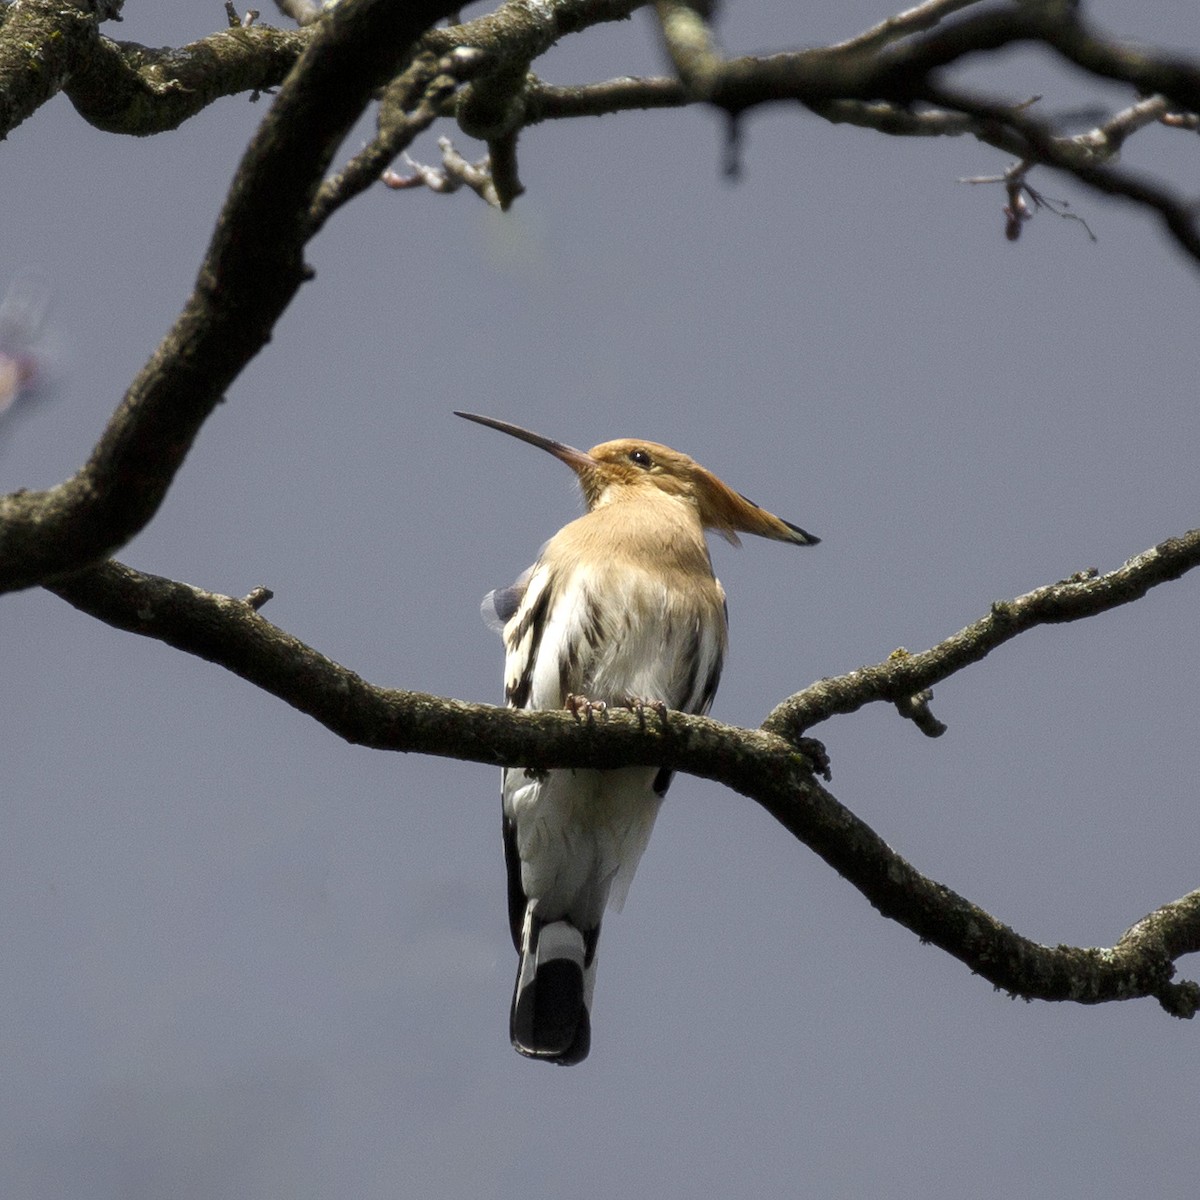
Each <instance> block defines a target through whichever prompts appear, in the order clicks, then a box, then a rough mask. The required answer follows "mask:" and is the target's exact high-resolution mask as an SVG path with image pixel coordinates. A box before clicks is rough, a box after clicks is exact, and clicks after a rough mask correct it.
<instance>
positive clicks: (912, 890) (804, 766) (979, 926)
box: [46, 531, 1200, 1017]
mask: <svg viewBox="0 0 1200 1200" xmlns="http://www.w3.org/2000/svg"><path fill="white" fill-rule="evenodd" d="M1198 562H1200V531H1198V532H1193V533H1191V534H1188V535H1186V536H1185V537H1184V538H1177V539H1172V540H1170V541H1168V542H1164V543H1162V544H1161V545H1159V546H1157V547H1155V548H1154V549H1152V550H1148V551H1147V552H1146V553H1145V554H1141V555H1138V556H1137V557H1136V558H1134V559H1131V560H1130V561H1129V562H1128V563H1126V564H1125V566H1124V567H1122V568H1120V569H1119V570H1117V571H1114V572H1111V573H1110V574H1108V575H1104V576H1095V575H1094V574H1092V573H1090V572H1085V573H1083V574H1081V575H1079V576H1075V577H1072V578H1071V579H1069V580H1065V581H1064V582H1062V583H1058V584H1052V585H1050V586H1049V587H1045V588H1039V589H1037V591H1034V592H1030V593H1029V594H1028V595H1026V596H1022V597H1018V598H1017V599H1016V600H1013V601H1011V602H1008V603H1004V604H997V605H995V606H993V611H992V613H991V614H990V615H989V616H988V617H986V618H984V620H983V621H982V622H977V623H976V625H975V626H970V627H968V629H967V630H964V631H963V632H962V633H960V634H957V635H955V636H954V637H952V638H949V639H947V641H946V642H943V643H942V644H941V645H940V646H938V647H935V648H934V649H933V650H931V651H928V652H926V654H923V655H906V654H900V655H894V656H893V658H892V659H891V660H889V662H888V663H883V664H880V665H879V666H877V667H871V668H864V669H863V670H862V671H856V672H853V673H851V674H850V675H847V676H842V677H841V678H840V679H837V680H826V681H824V682H823V683H822V684H817V685H814V688H810V689H808V690H807V691H806V692H802V693H800V694H799V696H797V697H793V698H792V699H791V700H790V701H787V702H785V705H782V706H780V709H777V710H776V712H775V713H773V714H772V716H771V717H770V718H769V719H768V721H767V723H766V724H765V725H764V727H763V728H762V729H757V730H753V729H740V728H737V727H734V726H729V725H723V724H720V723H719V722H716V721H712V720H709V719H708V718H705V717H692V716H686V715H684V714H682V713H676V712H672V713H670V714H668V715H667V716H666V718H665V719H663V720H661V721H659V720H653V721H648V720H646V719H645V717H644V714H643V715H642V716H641V717H640V718H639V716H638V715H635V714H633V713H623V712H620V711H617V710H610V711H609V712H608V714H606V716H605V717H604V718H603V719H597V720H587V721H581V720H579V719H577V718H575V717H573V716H571V715H570V714H569V713H567V712H566V711H559V712H550V711H518V710H512V709H506V708H495V707H492V706H490V705H483V704H465V703H462V702H460V701H457V700H448V699H442V698H439V697H437V696H431V695H427V694H424V693H420V692H404V691H395V690H391V689H385V688H378V687H374V686H373V685H371V684H369V683H367V682H366V681H365V680H363V679H362V678H361V677H360V676H358V675H356V674H355V673H354V672H352V671H349V670H347V669H346V668H345V667H343V666H340V665H339V664H337V663H335V662H333V661H332V660H330V659H328V658H325V657H324V656H323V655H321V654H319V653H317V652H316V651H315V650H313V649H311V648H310V647H308V646H306V645H305V644H304V643H302V642H300V641H299V640H297V639H296V638H294V637H292V636H291V635H289V634H287V633H285V632H284V631H283V630H281V629H279V628H277V627H276V626H274V625H273V624H271V623H270V622H269V621H267V620H266V619H265V618H264V617H263V616H262V615H261V613H260V612H259V611H258V609H259V608H260V607H261V605H262V603H264V602H265V599H266V598H267V596H268V593H267V592H266V589H261V588H256V589H255V590H254V591H252V592H251V593H250V595H249V596H248V597H247V598H246V599H243V600H239V599H234V598H232V597H229V596H220V595H214V594H212V593H209V592H203V591H201V590H199V589H198V588H193V587H191V586H189V585H187V584H184V583H178V582H175V581H173V580H169V579H162V578H159V577H156V576H153V575H143V574H141V573H139V572H137V571H134V570H132V569H131V568H129V567H125V566H122V565H121V564H120V563H116V562H108V563H104V564H101V565H99V566H97V567H93V568H91V569H89V570H87V571H83V572H80V573H79V574H77V575H74V576H72V577H69V578H64V579H60V580H58V581H56V582H54V583H50V584H47V585H46V586H47V588H48V589H49V590H50V591H52V592H54V593H55V594H56V595H58V596H60V597H61V598H62V599H64V600H66V601H67V602H68V603H69V604H71V605H73V606H74V607H75V608H77V609H79V610H81V611H82V612H85V613H87V614H89V615H91V616H93V617H96V618H97V619H99V620H101V621H104V622H106V623H107V624H109V625H113V626H115V627H117V628H119V629H125V630H128V631H130V632H132V633H137V634H140V635H142V636H144V637H151V638H155V639H157V640H159V641H162V642H165V643H167V644H168V645H171V646H174V647H175V648H177V649H179V650H182V651H185V652H186V653H189V654H194V655H197V656H199V657H201V658H204V659H206V660H207V661H209V662H213V663H217V664H218V665H220V666H223V667H225V668H226V669H228V670H230V671H232V672H234V673H235V674H236V675H238V676H240V677H241V678H243V679H245V680H247V681H249V682H250V683H253V684H254V685H256V686H257V687H260V688H262V689H263V690H264V691H266V692H269V693H270V694H272V695H274V696H277V697H278V698H279V699H281V700H283V701H285V702H286V703H288V704H290V705H291V706H292V707H294V708H296V709H298V710H299V711H301V712H304V713H307V714H308V715H309V716H311V717H313V718H314V719H315V720H317V721H319V722H320V723H321V724H322V725H324V726H325V727H326V728H327V729H329V730H331V731H332V732H333V733H335V734H337V735H338V736H339V737H342V738H344V739H345V740H346V741H348V742H351V743H354V744H356V745H362V746H369V747H373V748H375V749H380V750H396V751H405V752H418V753H423V754H434V755H439V756H442V757H447V758H455V759H459V760H463V761H468V762H479V763H486V764H489V765H492V766H524V767H529V768H533V769H549V768H554V767H593V768H606V767H615V766H630V765H637V764H641V765H653V766H662V767H668V768H671V769H674V770H679V771H684V772H687V773H689V774H692V775H696V776H699V777H701V778H705V779H711V780H714V781H716V782H719V783H722V784H724V785H726V786H727V787H729V788H731V789H733V790H734V791H736V792H739V793H740V794H742V795H744V796H747V797H749V798H751V799H753V800H755V801H756V802H757V803H759V804H760V805H762V807H763V808H764V809H766V811H767V812H769V813H770V814H771V815H772V816H773V817H775V819H776V820H777V821H779V822H780V824H781V825H783V826H784V828H785V829H787V830H788V831H789V832H790V833H792V834H793V835H794V836H795V837H796V838H797V839H799V840H800V841H801V842H803V843H804V844H805V845H806V846H808V847H809V848H810V849H812V850H813V851H814V852H815V853H816V854H818V855H819V856H820V857H821V858H822V859H824V861H825V862H827V863H828V864H829V865H830V866H831V867H833V869H834V870H836V871H837V872H838V873H839V874H840V875H841V876H842V877H843V878H845V879H846V880H848V881H849V882H850V883H852V884H853V885H854V886H855V887H856V888H858V890H859V891H860V892H861V893H862V894H863V895H864V896H865V897H866V898H867V899H868V900H869V901H870V902H871V903H872V904H873V905H874V906H875V907H876V908H877V909H878V910H879V911H880V912H881V913H882V914H883V915H884V916H886V917H888V918H890V919H891V920H894V921H896V922H898V923H899V924H901V925H903V926H904V927H905V928H907V929H909V930H911V931H912V932H913V933H915V934H917V935H918V936H919V937H920V938H922V939H923V940H925V941H929V942H932V943H934V944H935V945H937V946H939V947H941V948H942V949H943V950H945V951H946V952H947V953H949V954H951V955H953V956H954V957H955V958H957V959H959V960H960V961H962V962H964V963H966V964H967V965H968V966H969V967H970V968H971V970H973V971H974V972H976V973H977V974H979V975H982V976H983V977H984V978H985V979H988V980H989V981H990V982H992V983H993V984H994V985H995V986H996V987H998V988H1003V989H1004V990H1006V991H1008V992H1010V993H1012V994H1013V995H1019V996H1023V997H1026V998H1029V999H1041V1000H1072V1001H1075V1002H1077V1003H1080V1004H1100V1003H1104V1002H1107V1001H1112V1000H1127V999H1133V998H1136V997H1142V996H1154V997H1156V998H1157V999H1158V1000H1159V1002H1160V1004H1161V1005H1162V1006H1163V1008H1164V1009H1166V1011H1168V1012H1169V1013H1171V1014H1172V1015H1174V1016H1180V1017H1190V1016H1192V1015H1194V1013H1195V1012H1196V1011H1197V1009H1198V1008H1200V986H1197V985H1196V984H1195V983H1192V982H1183V983H1175V982H1173V977H1174V974H1175V967H1174V962H1175V960H1176V959H1177V958H1179V957H1181V956H1183V955H1185V954H1191V953H1195V952H1197V951H1200V891H1196V892H1192V893H1190V894H1189V895H1187V896H1185V897H1183V898H1182V899H1180V900H1177V901H1174V902H1172V903H1169V904H1165V905H1163V906H1162V907H1161V908H1159V909H1157V910H1156V911H1155V912H1154V913H1151V914H1150V915H1149V916H1148V917H1145V918H1143V919H1142V920H1140V921H1138V922H1137V923H1136V924H1134V925H1133V926H1132V927H1131V928H1130V929H1129V930H1128V931H1127V932H1126V933H1125V934H1124V936H1122V937H1121V939H1120V940H1119V941H1118V943H1117V945H1116V946H1115V947H1113V948H1111V949H1095V948H1082V947H1071V946H1058V947H1049V946H1043V945H1039V944H1037V943H1035V942H1033V941H1031V940H1029V939H1028V938H1024V937H1021V936H1020V935H1019V934H1017V933H1015V932H1014V931H1013V930H1012V929H1010V928H1009V927H1008V926H1006V925H1004V924H1002V923H1001V922H1000V921H998V920H996V919H995V918H994V917H992V916H991V915H990V914H988V913H986V912H985V911H983V910H982V909H980V908H978V907H977V906H976V905H974V904H972V903H971V902H970V901H969V900H966V899H964V898H963V897H962V896H959V895H958V894H956V893H955V892H953V891H951V890H950V889H949V888H947V887H945V886H943V885H942V884H939V883H937V882H936V881H934V880H931V879H928V878H927V877H926V876H924V875H922V874H921V873H920V872H918V871H917V870H916V869H915V868H914V867H913V866H911V865H910V864H909V863H908V862H906V861H905V860H904V859H903V858H902V857H901V856H900V855H898V854H897V853H896V852H895V851H894V850H892V849H891V848H890V847H889V846H888V845H887V844H886V843H885V842H884V841H883V840H882V839H881V838H880V837H879V835H878V834H876V833H875V831H874V830H872V829H871V828H870V827H869V826H868V825H866V824H865V823H864V822H863V821H861V820H859V818H858V817H856V816H855V815H854V814H853V813H852V812H850V811H849V810H848V809H847V808H845V807H844V806H843V805H842V804H841V803H840V802H839V801H838V800H837V799H836V798H835V797H834V796H833V795H832V794H831V793H830V792H829V791H827V790H826V789H825V788H824V787H822V786H821V784H820V783H819V782H818V781H817V779H816V778H815V776H814V773H813V772H814V767H820V765H821V763H820V758H821V754H820V752H819V751H813V752H810V753H807V754H806V753H805V752H804V751H805V749H806V747H805V745H804V743H802V742H798V741H795V740H788V739H787V738H785V737H782V736H780V734H779V733H778V732H777V731H776V727H778V726H779V725H780V724H784V723H786V724H788V725H789V727H791V728H794V727H795V726H796V724H797V723H798V721H799V719H800V718H799V716H798V715H797V714H798V713H799V712H800V711H801V710H805V711H806V712H807V714H808V716H809V718H810V719H811V714H812V713H813V712H814V711H818V710H819V711H821V712H822V713H823V714H824V715H825V716H828V715H832V714H833V713H834V712H850V711H853V710H854V709H856V708H858V707H861V706H862V705H863V704H866V703H869V702H870V701H871V700H876V699H892V700H893V701H895V699H896V698H897V696H899V697H900V698H903V695H907V696H909V697H911V698H912V701H913V707H914V709H921V708H923V707H924V706H925V704H926V703H927V698H925V697H922V696H918V695H917V693H918V692H919V691H920V685H921V682H922V681H923V680H926V681H927V680H930V679H934V678H936V679H941V678H945V677H946V676H947V675H949V674H952V673H953V672H954V671H956V670H959V669H961V668H962V667H963V666H966V665H967V664H968V663H971V662H975V661H978V659H980V658H982V657H983V656H984V655H985V654H986V653H987V652H988V651H989V650H990V649H993V648H994V647H995V646H996V645H999V644H1001V642H1003V641H1006V640H1008V639H1009V638H1011V637H1014V636H1016V634H1017V633H1019V632H1022V631H1023V630H1025V629H1029V628H1032V627H1033V626H1034V625H1037V624H1044V623H1047V622H1053V621H1070V620H1076V619H1080V618H1082V617H1085V616H1091V615H1094V614H1096V613H1099V612H1103V611H1106V610H1107V609H1108V608H1112V607H1115V606H1116V605H1118V604H1126V603H1130V602H1132V601H1134V600H1137V599H1140V598H1141V597H1142V596H1143V595H1145V593H1146V592H1147V591H1148V590H1149V589H1150V588H1151V587H1153V586H1155V585H1156V584H1158V583H1162V582H1165V581H1166V580H1168V579H1174V578H1177V577H1178V576H1179V575H1181V574H1182V573H1183V572H1184V571H1186V570H1188V569H1190V567H1192V566H1195V565H1197V563H1198ZM905 689H907V691H905ZM806 697H808V700H807V701H806ZM831 698H832V702H831ZM806 703H807V705H808V707H807V709H805V704H806ZM781 710H782V711H783V714H784V717H786V718H787V720H786V721H781V718H780V712H781ZM925 711H926V713H927V709H926V710H925ZM906 715H910V716H913V719H921V718H918V717H917V716H916V715H915V713H914V712H910V713H908V714H906ZM793 736H794V735H793ZM798 747H799V749H798Z"/></svg>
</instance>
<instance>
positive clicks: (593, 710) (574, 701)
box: [565, 692, 608, 721]
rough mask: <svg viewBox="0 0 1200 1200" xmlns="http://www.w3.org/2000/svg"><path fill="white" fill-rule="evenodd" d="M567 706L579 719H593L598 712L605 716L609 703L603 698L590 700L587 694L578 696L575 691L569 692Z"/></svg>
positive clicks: (568, 710)
mask: <svg viewBox="0 0 1200 1200" xmlns="http://www.w3.org/2000/svg"><path fill="white" fill-rule="evenodd" d="M565 707H566V710H567V712H569V713H570V714H571V716H573V717H574V718H575V720H577V721H578V720H580V719H581V718H583V717H587V719H588V720H589V721H591V720H592V719H593V718H594V717H595V715H596V714H597V713H599V714H600V715H601V716H603V715H604V714H605V713H606V712H608V705H607V704H605V703H604V701H603V700H589V699H588V698H587V697H586V696H576V695H575V693H574V692H570V693H568V695H567V702H566V706H565Z"/></svg>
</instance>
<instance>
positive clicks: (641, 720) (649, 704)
mask: <svg viewBox="0 0 1200 1200" xmlns="http://www.w3.org/2000/svg"><path fill="white" fill-rule="evenodd" d="M621 707H622V708H627V709H629V711H630V712H632V713H637V719H638V724H639V725H640V726H641V727H642V728H643V729H645V728H646V709H648V708H649V709H652V710H653V712H654V714H655V716H657V717H658V719H659V720H660V721H661V722H662V723H663V724H664V725H665V724H666V723H667V706H666V705H665V704H664V703H663V702H662V701H661V700H646V699H644V698H643V697H641V696H626V697H625V699H624V700H622V701H621Z"/></svg>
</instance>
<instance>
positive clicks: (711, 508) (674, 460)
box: [455, 412, 821, 546]
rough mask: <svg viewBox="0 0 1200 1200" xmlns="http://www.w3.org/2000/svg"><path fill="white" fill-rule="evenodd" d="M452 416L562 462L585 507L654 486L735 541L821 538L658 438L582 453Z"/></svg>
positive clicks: (498, 424) (513, 429)
mask: <svg viewBox="0 0 1200 1200" xmlns="http://www.w3.org/2000/svg"><path fill="white" fill-rule="evenodd" d="M455 416H458V417H465V418H466V419H467V420H468V421H475V422H476V423H478V424H480V425H487V426H488V427H489V428H491V429H498V430H500V432H501V433H507V434H511V435H512V436H513V437H515V438H520V439H521V441H523V442H528V443H529V444H530V445H531V446H539V447H541V449H543V450H546V451H548V452H549V453H550V454H553V455H554V457H555V458H557V459H558V460H559V461H560V462H564V463H566V464H567V466H569V467H570V468H571V470H573V471H574V472H575V474H576V475H577V476H578V477H579V486H580V487H581V488H582V490H583V497H584V500H585V501H586V503H587V506H588V510H589V511H591V510H592V509H595V508H599V507H600V506H601V505H605V504H612V503H619V502H623V501H627V500H629V501H635V500H636V498H637V495H638V494H639V492H641V493H643V494H644V489H646V488H655V489H657V490H658V491H661V492H665V493H666V494H667V495H669V496H678V497H680V498H681V499H684V500H687V501H688V502H690V503H691V504H694V505H695V507H696V511H697V512H698V513H699V516H700V523H701V524H702V525H703V526H704V528H706V529H712V530H714V531H715V532H716V533H719V534H721V535H722V536H723V537H726V538H728V539H729V540H730V541H731V542H734V543H735V544H736V543H737V535H738V534H739V533H751V534H754V535H755V536H756V537H765V538H772V539H773V540H775V541H777V542H791V543H792V544H793V545H796V546H815V545H816V544H817V542H819V541H820V540H821V539H820V538H817V537H814V536H813V535H812V534H811V533H808V532H806V531H805V530H803V529H801V528H800V527H799V526H798V525H793V524H792V523H791V522H790V521H784V520H782V519H781V518H780V517H777V516H775V515H774V514H773V513H769V512H767V510H766V509H764V508H759V506H758V505H757V504H755V503H754V502H753V501H751V500H747V499H746V497H745V496H743V495H741V494H740V493H739V492H735V491H734V490H733V489H732V488H731V487H729V486H728V485H727V484H724V483H722V482H721V480H719V479H718V478H717V477H716V476H715V475H714V474H713V473H712V472H711V471H707V470H705V469H704V467H702V466H701V465H700V464H699V463H698V462H695V461H694V460H693V459H691V458H689V457H688V456H687V455H686V454H681V453H680V452H679V451H678V450H672V449H671V448H670V447H669V446H663V445H661V444H659V443H658V442H645V441H641V440H639V439H637V438H618V439H617V440H616V441H612V442H601V443H600V445H598V446H593V447H592V448H591V449H590V450H588V451H587V452H586V453H585V452H584V451H582V450H576V449H575V448H574V447H572V446H567V445H564V444H563V443H562V442H555V441H552V440H551V439H550V438H545V437H542V436H541V434H538V433H532V432H531V431H530V430H528V429H522V428H521V427H520V426H519V425H510V424H509V423H508V422H507V421H498V420H496V419H495V418H494V417H481V416H477V415H476V414H475V413H466V412H458V413H455Z"/></svg>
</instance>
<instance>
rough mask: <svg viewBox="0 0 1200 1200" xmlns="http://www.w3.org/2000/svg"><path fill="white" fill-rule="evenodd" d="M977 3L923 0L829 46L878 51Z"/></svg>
mask: <svg viewBox="0 0 1200 1200" xmlns="http://www.w3.org/2000/svg"><path fill="white" fill-rule="evenodd" d="M979 3H980V0H925V2H924V3H923V4H918V5H916V7H915V8H907V9H905V10H904V11H903V12H900V13H897V14H896V15H895V16H894V17H888V18H887V19H886V20H884V21H880V22H879V24H878V25H873V26H872V27H871V28H870V29H867V30H865V31H864V32H863V33H860V34H858V35H857V36H856V37H852V38H849V39H847V40H846V41H844V42H836V43H834V44H833V45H832V46H830V47H829V49H830V50H838V51H842V52H845V53H854V54H859V53H864V52H866V51H874V50H881V49H883V47H884V46H887V45H889V44H890V43H892V42H896V41H899V40H900V39H901V38H906V37H910V36H911V35H912V34H914V33H921V32H923V31H924V30H926V29H932V28H933V27H934V26H935V25H937V24H939V23H940V22H941V21H943V20H944V19H945V18H946V17H949V16H951V15H953V14H954V13H956V12H958V11H960V10H961V9H964V8H970V6H971V5H972V4H979Z"/></svg>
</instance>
